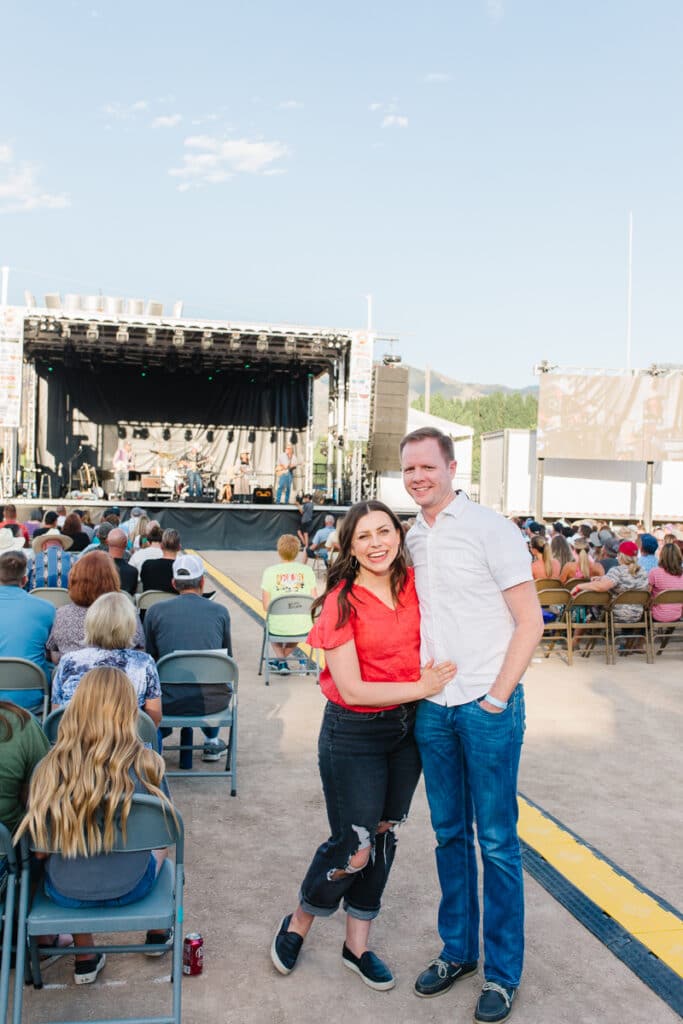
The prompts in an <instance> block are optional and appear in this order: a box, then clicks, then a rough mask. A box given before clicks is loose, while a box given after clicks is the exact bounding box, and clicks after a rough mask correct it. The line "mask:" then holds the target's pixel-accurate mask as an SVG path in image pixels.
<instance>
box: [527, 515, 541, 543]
mask: <svg viewBox="0 0 683 1024" xmlns="http://www.w3.org/2000/svg"><path fill="white" fill-rule="evenodd" d="M526 532H527V536H528V538H529V540H531V539H532V538H533V537H545V523H537V522H536V520H535V519H532V520H531V522H530V523H528V524H527V527H526Z"/></svg>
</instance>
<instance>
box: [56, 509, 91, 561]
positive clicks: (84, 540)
mask: <svg viewBox="0 0 683 1024" xmlns="http://www.w3.org/2000/svg"><path fill="white" fill-rule="evenodd" d="M62 534H63V535H64V536H65V537H71V550H72V551H76V552H79V553H80V552H81V551H85V549H86V548H87V547H88V545H89V544H90V537H89V536H88V534H87V533H86V532H85V530H84V529H83V525H82V523H81V518H80V516H79V515H78V514H77V513H76V512H70V513H69V515H68V516H67V517H66V519H65V520H64V526H63V527H62Z"/></svg>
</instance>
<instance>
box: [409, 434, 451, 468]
mask: <svg viewBox="0 0 683 1024" xmlns="http://www.w3.org/2000/svg"><path fill="white" fill-rule="evenodd" d="M414 441H436V443H437V444H438V446H439V448H440V449H441V454H442V455H443V457H444V461H445V462H455V449H454V447H453V441H452V440H451V438H450V437H449V436H448V434H444V433H442V431H440V430H437V429H436V427H419V428H418V429H417V430H412V431H411V432H410V433H409V434H406V436H405V437H404V438H403V440H402V441H401V443H400V445H399V454H400V455H403V449H404V448H405V446H406V445H407V444H412V443H413V442H414Z"/></svg>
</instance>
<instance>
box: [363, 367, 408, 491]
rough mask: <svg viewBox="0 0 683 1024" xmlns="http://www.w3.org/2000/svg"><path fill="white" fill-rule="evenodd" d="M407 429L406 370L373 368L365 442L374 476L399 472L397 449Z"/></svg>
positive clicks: (401, 368) (369, 464)
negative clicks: (367, 429) (367, 431)
mask: <svg viewBox="0 0 683 1024" xmlns="http://www.w3.org/2000/svg"><path fill="white" fill-rule="evenodd" d="M407 429H408V368H407V367H405V366H396V365H389V366H375V367H374V370H373V382H372V410H371V418H370V437H369V441H368V468H369V469H371V470H373V471H374V472H376V473H387V472H389V473H390V472H395V471H397V470H398V469H399V457H398V446H399V444H400V442H401V439H402V438H403V436H404V435H405V433H406V431H407Z"/></svg>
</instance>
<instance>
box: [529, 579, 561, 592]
mask: <svg viewBox="0 0 683 1024" xmlns="http://www.w3.org/2000/svg"><path fill="white" fill-rule="evenodd" d="M534 583H535V584H536V590H549V589H550V588H551V587H563V586H564V583H563V582H562V580H561V579H559V578H558V577H557V576H543V577H540V578H539V579H537V580H534Z"/></svg>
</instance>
